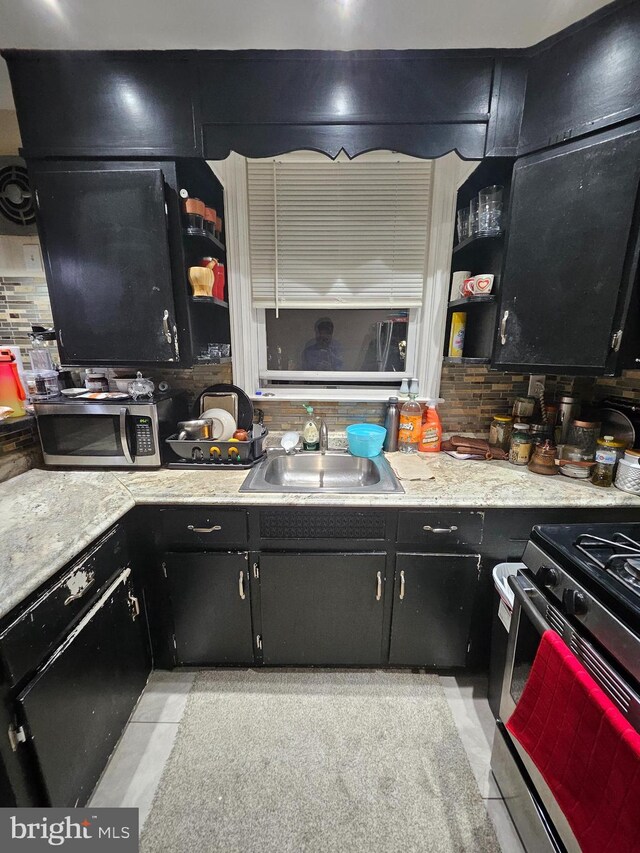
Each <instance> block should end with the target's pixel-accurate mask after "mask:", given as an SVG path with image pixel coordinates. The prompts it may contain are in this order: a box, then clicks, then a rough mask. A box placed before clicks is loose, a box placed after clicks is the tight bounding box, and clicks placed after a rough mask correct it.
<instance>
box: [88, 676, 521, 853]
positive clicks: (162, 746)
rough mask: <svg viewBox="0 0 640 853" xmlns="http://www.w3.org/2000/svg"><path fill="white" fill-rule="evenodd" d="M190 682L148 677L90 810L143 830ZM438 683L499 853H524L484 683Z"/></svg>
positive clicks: (451, 680)
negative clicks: (503, 788) (494, 762)
mask: <svg viewBox="0 0 640 853" xmlns="http://www.w3.org/2000/svg"><path fill="white" fill-rule="evenodd" d="M194 677H195V676H194V673H192V672H184V671H176V672H164V671H156V672H154V673H153V675H152V676H151V678H150V680H149V684H148V685H147V687H146V689H145V691H144V693H143V694H142V697H141V698H140V701H139V703H138V706H137V708H136V710H135V712H134V714H133V716H132V718H131V722H130V723H129V725H128V726H127V728H126V729H125V731H124V734H123V736H122V738H121V740H120V743H119V744H118V746H117V748H116V750H115V752H114V753H113V755H112V756H111V760H110V762H109V765H108V766H107V768H106V770H105V772H104V774H103V776H102V778H101V780H100V782H99V783H98V785H97V787H96V790H95V791H94V793H93V796H92V798H91V801H90V803H89V805H92V806H96V807H99V806H132V807H137V808H138V809H139V812H140V828H141V829H142V826H143V825H144V822H145V820H146V818H147V816H148V814H149V811H150V809H151V803H152V802H153V796H154V794H155V791H156V788H157V786H158V783H159V782H160V777H161V775H162V771H163V769H164V766H165V764H166V762H167V759H168V758H169V754H170V752H171V748H172V746H173V742H174V740H175V737H176V734H177V731H178V723H179V722H180V719H181V717H182V715H183V713H184V709H185V706H186V703H187V696H188V694H189V690H190V689H191V685H192V682H193V679H194ZM440 681H441V683H442V687H443V689H444V692H445V696H446V698H447V701H448V703H449V707H450V708H451V712H452V714H453V718H454V721H455V724H456V727H457V729H458V733H459V735H460V739H461V741H462V743H463V745H464V748H465V750H466V752H467V756H468V758H469V763H470V764H471V769H472V771H473V774H474V776H475V777H476V781H477V783H478V787H479V789H480V793H481V795H482V797H483V798H484V802H485V806H486V809H487V813H488V814H489V817H490V818H491V820H492V821H493V824H494V827H495V830H496V835H497V837H498V841H499V842H500V846H501V848H502V850H503V851H504V853H524V848H523V847H522V844H521V843H520V840H519V838H518V836H517V833H516V831H515V828H514V826H513V824H512V822H511V819H510V817H509V813H508V812H507V809H506V806H505V804H504V801H503V799H502V797H501V796H500V791H499V790H498V788H497V786H496V783H495V781H494V779H493V777H492V775H491V770H490V767H489V761H490V757H491V743H492V740H493V725H494V720H493V715H492V713H491V709H490V708H489V703H488V702H487V698H486V679H484V678H481V677H477V676H471V677H470V676H458V677H453V676H451V677H441V679H440ZM473 853H479V851H473Z"/></svg>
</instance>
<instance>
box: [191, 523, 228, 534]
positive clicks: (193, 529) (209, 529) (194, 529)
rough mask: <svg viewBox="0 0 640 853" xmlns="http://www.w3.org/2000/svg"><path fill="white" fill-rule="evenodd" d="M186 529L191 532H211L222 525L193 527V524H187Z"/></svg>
mask: <svg viewBox="0 0 640 853" xmlns="http://www.w3.org/2000/svg"><path fill="white" fill-rule="evenodd" d="M187 530H190V531H191V532H192V533H213V532H214V530H222V526H221V525H220V524H214V525H213V527H194V526H193V524H189V525H188V527H187Z"/></svg>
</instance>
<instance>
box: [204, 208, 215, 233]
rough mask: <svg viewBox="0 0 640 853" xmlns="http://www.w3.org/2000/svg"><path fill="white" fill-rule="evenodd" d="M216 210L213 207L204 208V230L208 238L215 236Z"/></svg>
mask: <svg viewBox="0 0 640 853" xmlns="http://www.w3.org/2000/svg"><path fill="white" fill-rule="evenodd" d="M216 216H217V213H216V210H215V208H213V207H205V209H204V230H205V231H206V232H207V234H209V236H210V237H215V236H216Z"/></svg>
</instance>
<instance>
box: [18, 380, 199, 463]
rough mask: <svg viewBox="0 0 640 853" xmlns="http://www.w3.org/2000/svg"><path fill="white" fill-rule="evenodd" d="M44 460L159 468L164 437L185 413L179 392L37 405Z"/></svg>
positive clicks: (46, 402)
mask: <svg viewBox="0 0 640 853" xmlns="http://www.w3.org/2000/svg"><path fill="white" fill-rule="evenodd" d="M34 410H35V413H36V417H37V420H38V431H39V433H40V443H41V445H42V454H43V456H44V461H45V464H46V465H51V466H56V467H57V466H64V467H68V468H154V467H155V468H157V467H159V466H160V465H161V464H162V462H163V459H164V456H165V453H166V450H165V448H166V442H165V439H166V438H168V437H169V435H171V433H172V432H174V431H175V426H176V423H177V422H178V421H180V420H182V419H183V418H185V417H187V405H186V401H185V400H184V399H183V398H182V397H181V396H179V395H177V396H174V395H172V394H170V393H166V394H156V395H155V396H154V397H153V399H151V400H144V401H143V400H137V401H134V400H82V399H78V398H74V399H67V398H64V397H59V398H57V399H55V400H47V401H43V402H38V403H35V404H34Z"/></svg>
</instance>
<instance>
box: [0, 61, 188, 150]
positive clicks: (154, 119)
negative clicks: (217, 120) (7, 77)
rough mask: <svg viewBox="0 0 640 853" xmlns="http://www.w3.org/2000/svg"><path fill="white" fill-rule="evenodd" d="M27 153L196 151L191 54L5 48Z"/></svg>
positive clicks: (23, 142)
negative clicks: (10, 49) (8, 49)
mask: <svg viewBox="0 0 640 853" xmlns="http://www.w3.org/2000/svg"><path fill="white" fill-rule="evenodd" d="M4 55H5V57H6V58H7V60H8V65H9V70H10V74H11V83H12V86H13V93H14V98H15V102H16V109H17V112H18V120H19V123H20V133H21V136H22V144H23V146H24V150H25V152H26V153H27V154H28V155H29V156H31V157H41V156H49V155H51V154H54V155H56V156H78V155H82V154H84V155H89V156H94V157H95V156H114V155H117V156H121V157H138V156H171V157H195V156H198V154H199V153H200V151H201V145H200V128H199V121H198V117H197V109H196V107H197V85H198V84H197V76H196V72H195V68H194V59H193V58H192V56H193V54H191V55H190V54H186V53H183V52H180V51H126V52H124V51H92V52H85V51H17V52H14V51H7V52H6V53H5V54H4Z"/></svg>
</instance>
